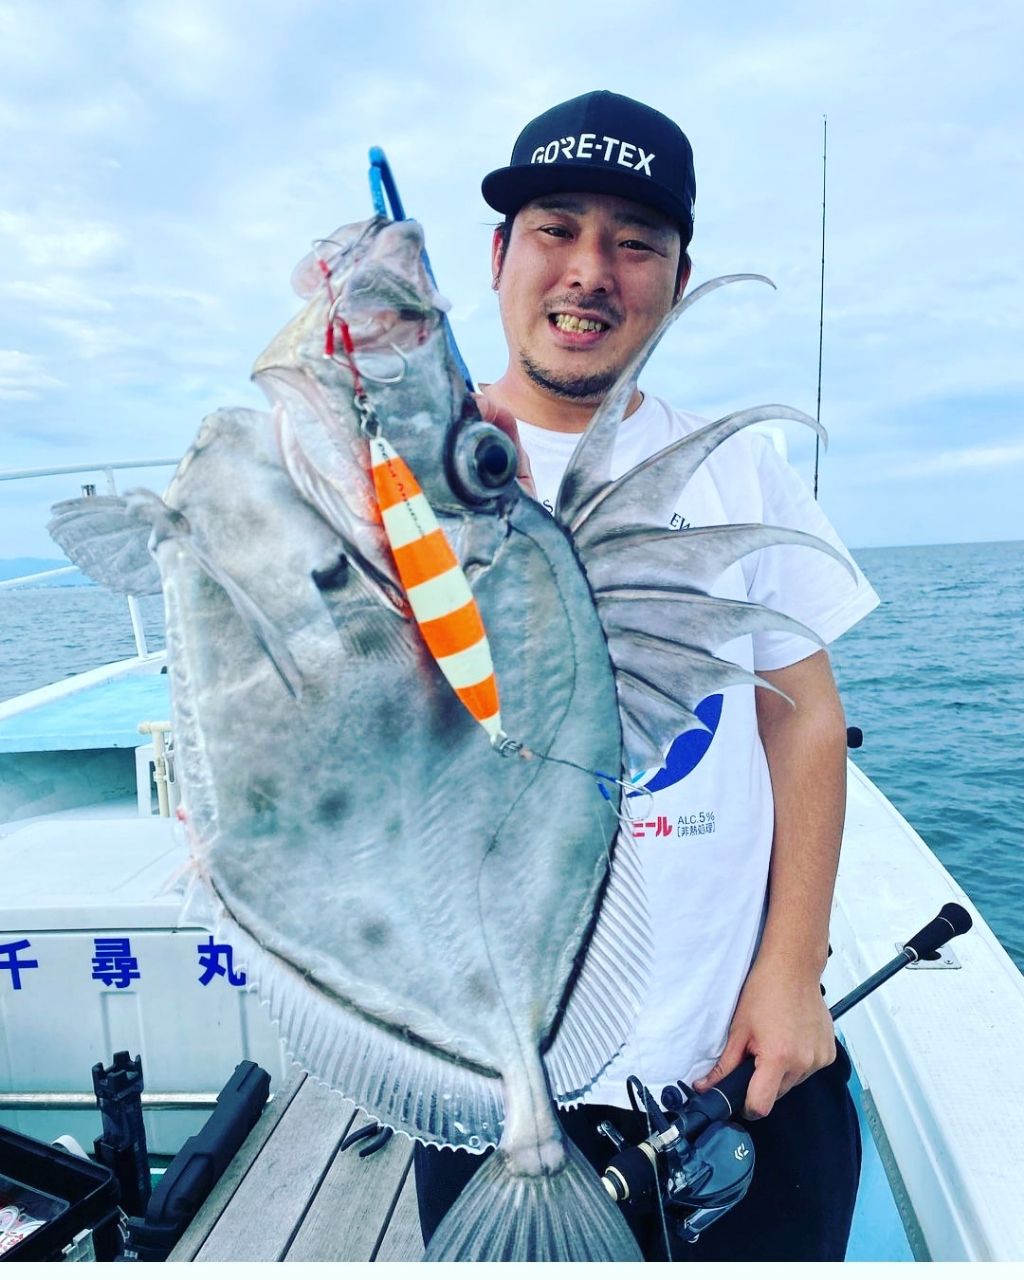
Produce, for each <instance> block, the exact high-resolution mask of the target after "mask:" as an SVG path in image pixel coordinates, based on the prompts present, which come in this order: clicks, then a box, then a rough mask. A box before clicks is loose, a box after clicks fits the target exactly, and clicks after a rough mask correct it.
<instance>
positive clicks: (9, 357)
mask: <svg viewBox="0 0 1024 1280" xmlns="http://www.w3.org/2000/svg"><path fill="white" fill-rule="evenodd" d="M61 385H62V384H61V382H60V380H59V379H58V378H55V377H53V376H52V375H51V374H49V373H47V372H46V370H45V369H44V368H43V367H42V364H41V362H40V361H39V360H38V359H37V358H36V357H35V356H34V355H31V354H30V353H28V352H26V351H3V350H0V400H35V399H38V397H39V395H40V393H41V392H43V391H49V390H51V389H53V388H54V387H59V386H61Z"/></svg>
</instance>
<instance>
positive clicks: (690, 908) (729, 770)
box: [417, 92, 877, 1260]
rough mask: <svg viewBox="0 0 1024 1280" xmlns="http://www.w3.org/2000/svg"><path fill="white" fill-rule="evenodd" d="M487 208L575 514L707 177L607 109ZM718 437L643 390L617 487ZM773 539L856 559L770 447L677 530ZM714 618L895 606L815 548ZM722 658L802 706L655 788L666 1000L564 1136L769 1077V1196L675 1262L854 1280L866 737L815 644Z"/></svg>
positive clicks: (637, 395) (660, 1254)
mask: <svg viewBox="0 0 1024 1280" xmlns="http://www.w3.org/2000/svg"><path fill="white" fill-rule="evenodd" d="M483 193H484V197H485V199H487V201H488V202H489V203H490V204H491V205H492V207H493V208H495V209H497V210H498V211H499V212H501V213H502V214H504V215H505V222H504V223H503V224H502V225H501V226H500V227H499V228H498V229H497V230H496V232H495V234H494V241H493V254H492V268H493V279H494V287H495V289H496V290H497V292H498V297H499V303H500V309H501V317H502V323H503V326H504V330H505V337H506V341H507V343H508V349H509V360H508V366H507V368H506V370H505V372H504V373H503V374H502V376H501V377H500V378H499V379H498V380H497V381H496V382H494V383H492V384H491V385H490V386H488V387H487V388H486V393H485V396H484V397H483V399H482V401H481V404H482V409H483V413H484V416H485V417H488V418H490V419H491V420H493V421H495V422H497V423H499V424H500V425H503V426H504V427H505V429H506V430H508V431H509V432H510V433H511V434H513V435H514V436H515V437H516V438H517V439H518V440H519V442H520V444H521V448H522V453H523V455H524V457H525V458H528V459H529V467H527V466H525V465H524V466H523V467H522V470H523V479H524V482H525V483H527V484H529V483H535V485H536V493H537V495H538V497H539V498H540V499H541V500H542V501H543V502H544V503H545V505H548V506H549V507H551V506H552V504H553V501H554V497H555V494H556V493H557V490H558V484H559V481H560V479H561V476H562V473H563V472H564V470H565V467H566V465H567V463H568V460H569V457H570V455H571V453H572V451H573V449H574V447H575V444H576V442H577V440H578V437H579V433H580V432H581V431H583V430H584V428H585V427H586V425H587V422H588V421H589V419H590V417H591V415H592V414H593V412H594V410H595V409H596V408H597V406H598V405H599V404H600V402H601V400H602V398H603V396H604V395H605V393H606V392H607V390H608V389H609V388H610V387H611V385H612V384H613V382H614V381H615V379H616V378H617V376H618V375H619V373H620V372H621V371H622V369H623V368H624V367H625V366H626V365H627V364H628V362H629V360H630V358H631V357H632V356H633V355H634V354H635V352H636V351H637V350H638V349H639V347H640V346H641V345H642V344H643V342H644V341H645V339H646V338H647V337H648V336H649V335H650V334H651V332H652V331H653V330H654V328H655V327H656V325H657V324H658V322H659V321H660V320H661V319H662V317H663V316H664V315H665V313H666V311H667V310H668V309H669V308H670V307H671V305H672V303H673V302H674V301H675V300H676V299H677V298H678V297H679V296H680V295H681V293H682V291H683V289H684V288H685V286H686V283H687V280H688V278H689V274H690V259H689V255H688V253H687V247H688V245H689V242H690V238H691V236H692V233H693V204H694V195H695V181H694V174H693V159H692V152H691V149H690V144H689V142H688V141H687V139H686V137H685V135H684V134H683V133H682V131H681V130H680V129H679V128H678V126H677V125H675V124H674V123H673V122H672V121H671V120H669V119H668V118H667V117H665V116H663V115H661V114H660V113H659V112H656V111H654V110H652V109H651V108H649V107H647V106H644V105H643V104H641V103H639V102H635V101H633V100H631V99H629V98H624V97H621V96H619V95H616V94H611V93H607V92H597V93H588V94H584V95H583V96H581V97H579V98H575V99H573V100H572V101H570V102H566V103H562V104H560V105H559V106H557V107H554V108H552V109H551V110H550V111H548V112H546V113H545V114H544V115H542V116H540V117H538V119H536V120H534V121H532V122H531V123H530V124H528V125H527V126H526V128H525V129H524V130H523V132H522V133H521V134H520V136H519V139H518V140H517V142H516V144H515V148H514V150H513V154H512V161H511V164H510V165H509V166H507V167H506V168H503V169H499V170H496V171H495V172H493V173H490V174H488V176H487V177H486V178H485V179H484V183H483ZM699 425H701V420H700V419H697V418H696V417H694V416H693V415H690V414H685V413H680V412H679V411H677V410H674V409H673V408H671V407H670V406H668V405H667V404H665V403H664V402H663V401H660V400H657V399H655V398H654V397H653V396H650V395H645V394H644V393H643V392H641V391H640V390H639V388H634V390H633V393H632V396H631V399H630V401H629V405H628V409H627V413H626V418H625V421H624V423H623V425H622V427H621V428H620V432H619V438H618V441H617V444H616V450H615V454H614V458H613V471H614V473H615V474H622V473H624V472H625V471H627V470H628V469H629V468H630V467H632V466H634V465H635V464H636V463H637V462H639V461H641V460H642V459H643V458H646V457H648V456H650V455H651V454H653V453H655V452H656V451H657V450H659V449H661V448H663V447H664V446H665V445H667V444H669V443H671V442H672V441H673V440H675V439H678V438H679V437H680V435H683V434H685V433H687V432H689V431H692V430H694V429H695V428H696V427H698V426H699ZM531 470H532V475H531V474H530V472H531ZM638 519H643V515H642V513H638ZM752 521H758V522H763V523H766V524H778V525H782V526H785V527H789V528H802V529H806V530H808V531H810V532H812V533H816V534H817V535H818V536H820V537H825V538H827V539H828V540H830V541H831V542H833V543H834V544H835V545H836V546H841V544H840V543H839V542H838V539H837V538H836V536H835V534H834V532H833V531H832V530H831V527H830V526H829V525H828V524H827V522H826V521H825V519H824V517H823V516H822V515H821V513H820V511H819V510H818V509H817V507H816V505H815V504H814V503H813V501H812V500H811V499H810V497H809V495H808V494H807V491H806V489H805V488H804V487H803V486H802V484H801V483H800V481H799V480H798V479H797V478H796V477H795V475H794V474H793V473H792V472H791V471H790V469H789V468H788V467H787V466H786V464H785V463H783V462H782V460H781V459H780V458H778V456H777V455H776V454H775V453H774V451H773V450H772V449H771V447H770V445H769V444H768V443H767V442H766V441H765V440H764V439H763V438H761V437H758V436H755V435H752V433H750V432H743V433H741V434H740V435H737V436H735V437H734V438H733V439H732V440H730V441H728V442H727V443H726V444H724V445H723V446H721V447H720V448H719V450H717V451H716V452H715V453H714V454H713V455H712V457H711V458H710V459H709V460H708V462H707V463H705V464H704V466H702V467H701V468H700V470H699V471H698V473H697V474H696V475H695V476H694V478H693V479H692V480H691V481H690V483H689V484H688V485H687V486H686V488H685V490H684V492H683V493H682V494H681V495H680V499H679V507H678V511H677V515H676V517H675V518H674V519H673V524H674V525H675V526H677V527H680V526H684V525H695V526H696V525H708V524H725V523H744V522H752ZM715 594H718V595H727V596H732V597H735V598H739V599H749V600H751V601H755V602H757V603H760V604H764V605H768V606H771V607H773V608H777V609H779V610H780V611H781V612H783V613H786V614H788V615H790V616H792V617H796V618H798V619H799V620H800V621H802V622H804V623H805V624H806V625H808V626H809V627H810V628H811V629H812V630H814V631H815V632H817V633H818V634H819V635H820V636H821V637H822V639H823V640H824V641H825V642H830V641H831V640H833V639H835V637H836V636H838V635H840V634H841V633H842V632H843V631H845V630H846V629H847V628H848V627H849V626H851V625H853V623H854V622H856V621H857V620H858V619H859V618H861V617H862V616H863V615H864V614H866V613H867V612H868V611H869V610H870V609H871V608H873V607H874V605H875V604H876V603H877V597H876V596H875V594H874V592H873V591H872V590H871V588H870V586H869V585H868V584H867V583H866V582H865V581H864V580H863V578H861V577H860V576H859V575H858V578H857V581H856V583H854V582H853V581H852V580H851V579H850V578H849V576H848V575H847V574H846V573H845V571H844V570H843V569H842V568H841V567H840V566H837V565H836V564H835V563H834V562H833V561H832V560H830V559H829V558H828V557H826V556H824V555H822V554H821V553H820V552H815V551H811V550H807V549H804V548H792V547H783V548H770V549H768V550H765V551H761V552H757V553H755V554H754V555H751V556H747V557H745V558H744V560H743V561H742V562H741V564H740V565H737V566H734V567H733V568H731V569H730V570H728V571H727V572H726V573H725V574H723V575H722V578H721V579H720V580H719V582H718V583H717V584H716V589H715ZM719 656H720V657H724V658H727V659H729V660H731V661H734V662H737V663H740V664H742V665H744V666H746V667H747V668H748V669H749V668H751V667H753V668H754V669H756V670H757V671H758V672H759V674H761V675H762V676H764V678H765V679H767V680H769V681H770V683H771V684H772V685H773V686H774V687H775V689H776V690H780V691H781V692H782V693H783V694H785V695H787V696H788V698H789V699H791V700H792V702H791V703H790V702H789V701H787V700H786V698H782V697H780V696H779V694H778V693H776V692H772V691H769V690H767V689H764V688H760V687H759V688H757V689H756V690H755V689H753V688H752V687H750V686H737V687H732V688H729V689H728V690H726V691H725V692H724V694H716V695H714V696H713V697H711V698H708V699H705V700H704V702H703V703H702V704H701V706H700V708H698V713H699V714H700V716H701V719H702V720H703V721H704V723H706V724H707V725H708V726H709V733H708V734H702V733H699V732H698V733H696V734H694V733H692V732H691V733H689V734H685V733H684V734H681V735H680V737H679V738H678V739H677V740H676V743H675V744H674V745H673V749H672V751H671V752H670V753H669V760H668V762H667V763H666V767H665V769H663V770H661V771H660V772H659V773H658V774H657V775H656V776H654V777H651V778H648V779H646V782H647V785H648V786H649V787H650V788H651V789H652V790H653V792H654V806H653V808H652V809H651V810H650V811H649V812H646V813H645V814H644V820H642V821H637V822H634V823H633V828H634V829H633V835H634V836H635V837H636V838H637V846H638V849H639V850H640V853H641V856H642V858H643V861H644V871H645V878H646V880H647V884H648V896H649V899H650V905H651V910H652V925H653V931H654V941H655V971H654V974H653V976H652V981H651V986H650V992H649V995H648V999H647V1003H646V1006H645V1008H644V1009H643V1010H642V1012H641V1015H640V1019H639V1022H638V1025H637V1028H636V1030H635V1032H634V1034H633V1036H632V1038H631V1040H630V1042H629V1043H628V1044H627V1045H626V1047H625V1048H624V1050H623V1051H622V1053H621V1054H620V1055H619V1057H618V1058H617V1059H616V1060H615V1062H614V1063H613V1064H612V1065H611V1067H610V1068H609V1070H608V1071H607V1072H606V1073H605V1076H604V1077H602V1079H601V1081H600V1082H599V1083H598V1086H597V1087H596V1089H595V1090H594V1092H593V1094H592V1095H591V1098H590V1099H589V1100H588V1101H590V1102H592V1104H593V1105H590V1106H588V1107H584V1108H581V1109H580V1110H578V1111H576V1112H572V1113H568V1115H567V1116H566V1115H565V1113H563V1116H564V1118H566V1122H567V1125H568V1127H569V1132H570V1135H571V1136H572V1137H573V1140H574V1141H576V1143H577V1145H579V1146H581V1148H582V1149H583V1150H584V1151H585V1152H586V1154H587V1155H588V1156H589V1157H590V1158H591V1159H592V1160H593V1162H594V1163H595V1164H596V1165H598V1167H603V1166H604V1165H606V1164H607V1163H608V1161H609V1160H610V1158H611V1156H612V1154H613V1152H612V1148H611V1147H610V1146H609V1145H608V1144H607V1142H606V1141H605V1140H603V1139H602V1138H600V1137H599V1136H597V1135H596V1125H597V1123H598V1122H599V1121H600V1120H601V1119H603V1118H612V1119H613V1122H614V1123H615V1124H616V1126H617V1127H618V1128H619V1129H620V1130H622V1131H623V1132H625V1134H626V1136H627V1138H628V1139H630V1140H631V1141H636V1140H637V1139H638V1137H639V1136H641V1133H645V1132H646V1129H645V1128H642V1127H638V1125H637V1122H636V1120H635V1118H634V1117H633V1116H631V1115H630V1114H629V1113H628V1112H626V1111H622V1110H615V1111H609V1110H608V1108H617V1109H622V1108H626V1107H627V1106H628V1103H627V1095H626V1089H625V1079H626V1077H627V1076H628V1075H630V1074H636V1075H639V1076H640V1078H641V1079H643V1080H644V1081H645V1083H647V1084H648V1086H649V1087H650V1088H651V1089H652V1091H653V1092H654V1094H655V1096H657V1095H658V1093H659V1091H660V1089H661V1087H662V1086H663V1085H664V1084H666V1083H670V1082H673V1081H675V1080H677V1079H682V1080H684V1081H687V1082H690V1081H694V1080H696V1084H697V1087H698V1088H699V1089H705V1088H708V1087H711V1086H712V1085H714V1084H715V1083H716V1082H717V1081H718V1080H720V1079H721V1078H722V1077H723V1076H724V1075H725V1074H727V1073H728V1072H729V1071H730V1070H732V1068H733V1067H735V1066H736V1065H737V1064H738V1063H739V1062H740V1061H741V1060H742V1059H743V1058H744V1057H746V1056H747V1055H752V1056H753V1057H754V1058H755V1062H756V1070H755V1071H754V1074H753V1077H752V1079H751V1081H750V1085H749V1088H748V1092H747V1096H746V1106H745V1115H746V1117H747V1118H748V1119H750V1120H756V1121H757V1123H756V1124H754V1126H753V1129H752V1134H753V1137H754V1143H755V1147H756V1152H757V1162H756V1171H755V1178H754V1182H753V1184H752V1187H751V1190H750V1192H749V1193H748V1195H747V1197H746V1198H745V1199H744V1201H742V1202H741V1203H740V1205H739V1206H738V1207H737V1208H735V1209H733V1210H732V1211H730V1213H729V1214H727V1215H726V1216H725V1217H724V1218H723V1219H722V1220H721V1221H720V1222H719V1223H718V1224H716V1225H714V1226H712V1227H711V1228H710V1229H709V1230H708V1231H707V1232H706V1233H705V1234H704V1235H703V1236H702V1237H701V1239H700V1241H699V1242H698V1243H697V1244H696V1245H686V1244H684V1243H683V1242H682V1241H681V1240H680V1239H678V1238H672V1240H671V1249H672V1254H673V1256H674V1257H677V1258H694V1259H701V1260H739V1259H749V1260H769V1259H777V1260H785V1259H791V1260H841V1259H842V1257H843V1253H844V1251H845V1244H846V1237H847V1234H848V1231H849V1223H850V1216H851V1213H852V1205H853V1198H854V1195H855V1193H856V1184H857V1176H858V1172H859V1160H860V1152H859V1138H858V1133H857V1124H856V1118H855V1113H854V1111H853V1107H852V1102H851V1100H850V1097H849V1094H848V1091H847V1089H846V1080H847V1078H848V1075H849V1063H848V1060H846V1058H845V1055H841V1056H840V1057H839V1059H838V1060H837V1047H836V1041H835V1037H834V1034H833V1029H832V1023H831V1019H830V1018H829V1015H828V1010H827V1007H826V1005H825V1003H824V1001H823V999H822V995H821V988H820V985H819V983H820V978H821V972H822V969H823V968H824V965H825V960H826V955H827V948H828V920H829V910H830V905H831V899H832V891H833V885H834V879H835V871H836V864H837V861H838V853H839V844H840V839H841V834H842V826H843V816H844V808H845V777H846V728H845V718H844V716H843V710H842V706H841V704H840V701H839V697H838V694H837V692H836V688H835V683H834V681H833V678H832V674H831V669H830V666H829V661H828V657H827V654H826V653H825V651H824V650H823V649H820V648H818V647H816V646H815V645H814V644H813V643H811V642H809V641H807V640H804V639H803V638H801V637H798V636H794V635H791V634H789V633H780V632H771V633H766V634H760V635H758V636H757V637H755V638H754V639H753V640H750V639H744V640H739V641H733V642H731V643H730V644H728V645H726V646H724V647H723V648H722V649H721V650H719ZM641 837H643V838H641ZM476 1167H477V1165H476V1163H475V1162H474V1161H472V1160H471V1159H470V1158H468V1157H460V1156H458V1155H456V1154H454V1153H451V1152H442V1153H437V1152H433V1151H431V1150H430V1149H424V1150H422V1151H419V1152H418V1154H417V1177H418V1186H419V1191H420V1205H421V1220H422V1222H423V1225H424V1231H425V1234H427V1235H429V1233H430V1232H431V1230H432V1229H433V1227H434V1226H435V1225H436V1222H437V1221H438V1220H439V1217H440V1216H441V1214H442V1213H443V1212H444V1210H445V1209H446V1207H447V1205H448V1204H450V1203H451V1202H452V1200H453V1199H454V1197H455V1195H457V1194H458V1191H459V1190H460V1189H461V1186H462V1185H463V1183H464V1182H465V1180H466V1178H467V1177H468V1176H469V1175H470V1174H472V1173H473V1172H474V1171H475V1168H476ZM629 1216H630V1221H631V1225H632V1226H633V1229H634V1231H635V1232H636V1234H637V1236H638V1238H639V1239H640V1241H641V1245H642V1247H643V1248H644V1250H645V1255H646V1256H647V1257H648V1258H650V1259H658V1258H661V1259H663V1258H664V1257H665V1245H664V1232H663V1230H662V1228H661V1223H660V1218H659V1217H658V1216H657V1215H647V1216H646V1217H645V1216H643V1215H636V1214H632V1213H631V1214H630V1215H629ZM670 1234H671V1233H670Z"/></svg>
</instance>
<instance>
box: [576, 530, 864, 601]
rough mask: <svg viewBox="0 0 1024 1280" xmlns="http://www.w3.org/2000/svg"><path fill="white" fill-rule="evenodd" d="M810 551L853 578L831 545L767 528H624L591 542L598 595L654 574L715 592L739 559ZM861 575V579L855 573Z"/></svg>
mask: <svg viewBox="0 0 1024 1280" xmlns="http://www.w3.org/2000/svg"><path fill="white" fill-rule="evenodd" d="M774 546H794V547H809V548H811V549H813V550H815V551H822V552H824V553H825V554H826V555H829V556H831V557H832V558H833V559H834V560H837V561H838V562H839V563H840V564H841V565H843V567H844V568H846V569H847V570H848V571H849V572H850V573H851V574H853V568H852V566H851V565H850V562H849V561H848V560H847V559H846V558H845V557H844V556H842V555H840V554H839V552H838V551H836V549H835V547H833V546H832V545H831V544H830V543H828V542H825V541H824V540H823V539H821V538H816V537H815V536H814V535H813V534H811V533H802V532H799V531H797V530H795V529H780V528H778V527H777V526H774V525H767V524H723V525H715V526H712V527H710V528H703V529H659V528H656V527H652V526H650V525H623V526H618V527H614V528H610V529H608V530H606V531H605V532H604V533H603V534H601V535H598V536H597V537H595V538H594V539H590V538H588V539H587V540H586V547H587V549H588V553H589V555H588V561H587V577H588V579H589V580H590V585H591V587H592V588H593V590H594V591H600V590H601V589H602V588H603V587H607V586H612V585H614V584H615V583H621V582H624V581H626V580H627V578H628V580H629V581H632V582H638V581H641V575H644V576H646V578H647V579H648V580H650V578H651V577H652V576H655V575H656V577H657V580H658V581H659V582H661V583H663V584H665V585H671V586H673V587H677V588H688V589H689V590H691V591H710V590H711V588H712V587H713V586H714V584H715V581H716V580H717V579H718V578H719V577H720V576H721V575H722V574H723V573H724V572H725V570H726V569H728V568H729V566H730V565H732V564H735V563H736V561H737V560H739V559H741V558H742V557H743V556H746V555H750V553H751V552H753V551H763V550H764V549H765V548H766V547H774ZM854 576H856V575H854Z"/></svg>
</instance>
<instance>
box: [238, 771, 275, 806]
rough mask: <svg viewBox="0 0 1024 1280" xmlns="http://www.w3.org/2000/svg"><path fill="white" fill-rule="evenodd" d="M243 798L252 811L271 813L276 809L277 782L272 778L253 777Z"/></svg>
mask: <svg viewBox="0 0 1024 1280" xmlns="http://www.w3.org/2000/svg"><path fill="white" fill-rule="evenodd" d="M245 798H246V800H247V801H248V803H249V808H250V809H252V811H253V813H257V814H263V813H273V812H274V811H275V810H276V809H277V783H276V782H275V781H274V779H273V778H254V779H253V780H252V782H251V783H250V784H249V790H248V791H247V792H246V794H245Z"/></svg>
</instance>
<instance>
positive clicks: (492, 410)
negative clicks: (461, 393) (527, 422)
mask: <svg viewBox="0 0 1024 1280" xmlns="http://www.w3.org/2000/svg"><path fill="white" fill-rule="evenodd" d="M473 399H474V400H475V401H476V407H477V411H478V412H479V414H480V417H481V418H483V420H484V422H491V423H493V424H494V425H495V426H496V427H497V428H498V430H499V431H504V433H505V434H506V435H507V436H508V438H509V439H510V440H511V441H512V443H513V444H514V445H515V447H516V452H517V453H518V455H519V470H518V471H517V472H516V479H517V480H518V481H519V483H520V485H521V486H522V488H523V489H525V490H526V492H527V493H528V494H529V495H530V497H531V498H536V496H537V486H536V485H535V484H534V482H533V472H532V471H531V470H530V459H529V458H528V457H527V456H526V450H525V449H524V448H523V445H522V441H521V440H520V439H519V428H518V427H517V426H516V420H515V418H514V417H513V416H512V414H511V413H510V412H509V411H508V409H503V408H502V407H501V405H499V404H497V403H496V402H495V401H494V400H491V399H490V398H489V397H488V396H487V395H485V394H484V393H483V392H482V391H475V392H474V393H473Z"/></svg>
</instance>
